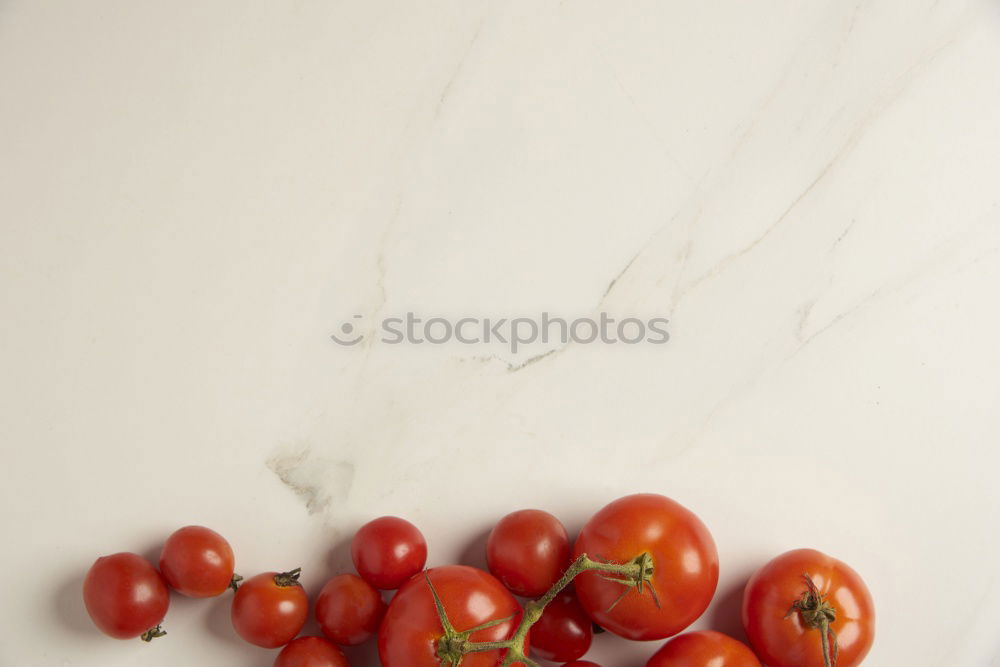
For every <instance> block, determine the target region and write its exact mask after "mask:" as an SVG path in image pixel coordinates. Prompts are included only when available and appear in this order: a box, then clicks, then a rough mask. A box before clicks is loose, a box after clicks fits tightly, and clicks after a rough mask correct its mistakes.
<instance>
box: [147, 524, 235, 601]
mask: <svg viewBox="0 0 1000 667" xmlns="http://www.w3.org/2000/svg"><path fill="white" fill-rule="evenodd" d="M234 563H235V559H234V557H233V549H232V547H230V546H229V542H227V541H226V539H225V538H224V537H222V535H219V534H218V533H217V532H215V531H214V530H211V529H209V528H205V527H204V526H185V527H184V528H181V529H179V530H177V531H176V532H174V534H173V535H171V536H170V537H168V538H167V542H166V544H164V545H163V552H162V553H161V554H160V572H162V573H163V578H164V579H166V580H167V583H168V584H170V587H171V588H173V589H174V590H175V591H177V592H178V593H180V594H182V595H187V596H189V597H194V598H208V597H214V596H216V595H221V594H222V593H224V592H225V591H226V589H228V588H229V587H230V586H231V585H233V566H234Z"/></svg>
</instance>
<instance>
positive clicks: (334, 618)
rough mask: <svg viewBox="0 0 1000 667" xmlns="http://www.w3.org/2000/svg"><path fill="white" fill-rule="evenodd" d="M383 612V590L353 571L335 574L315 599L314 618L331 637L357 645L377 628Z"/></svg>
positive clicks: (325, 633) (339, 642) (339, 641)
mask: <svg viewBox="0 0 1000 667" xmlns="http://www.w3.org/2000/svg"><path fill="white" fill-rule="evenodd" d="M384 614H385V602H383V601H382V594H381V593H379V592H378V591H377V590H375V588H374V587H373V586H372V585H371V584H369V583H368V582H367V581H365V580H364V579H362V578H361V577H359V576H357V575H356V574H338V575H337V576H335V577H333V578H332V579H330V581H328V582H326V585H325V586H323V590H322V591H321V592H320V594H319V597H318V598H317V599H316V622H317V623H319V627H320V630H322V631H323V634H324V635H326V637H327V638H328V639H330V640H331V641H334V642H337V643H338V644H343V645H345V646H356V645H358V644H362V643H364V642H365V641H367V640H368V638H369V637H371V636H372V635H374V634H375V633H376V632H378V625H379V623H380V622H381V621H382V616H383V615H384Z"/></svg>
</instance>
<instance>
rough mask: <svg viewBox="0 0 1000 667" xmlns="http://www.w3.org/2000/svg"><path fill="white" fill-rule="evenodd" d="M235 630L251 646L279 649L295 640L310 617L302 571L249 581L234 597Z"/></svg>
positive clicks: (266, 573)
mask: <svg viewBox="0 0 1000 667" xmlns="http://www.w3.org/2000/svg"><path fill="white" fill-rule="evenodd" d="M230 616H231V618H232V621H233V628H235V629H236V632H237V633H238V634H239V635H240V637H243V639H245V640H247V641H248V642H250V643H251V644H255V645H257V646H261V647H263V648H278V647H279V646H284V645H285V644H287V643H288V642H290V641H292V640H293V639H295V635H297V634H299V631H300V630H302V626H303V625H305V623H306V618H308V616H309V596H307V595H306V592H305V591H304V590H303V589H302V585H301V584H300V583H299V571H298V570H292V571H291V572H282V573H278V572H265V573H263V574H258V575H257V576H256V577H250V578H249V579H247V580H246V581H245V582H243V584H242V585H241V586H240V588H239V590H237V591H236V595H234V596H233V606H232V609H231V610H230Z"/></svg>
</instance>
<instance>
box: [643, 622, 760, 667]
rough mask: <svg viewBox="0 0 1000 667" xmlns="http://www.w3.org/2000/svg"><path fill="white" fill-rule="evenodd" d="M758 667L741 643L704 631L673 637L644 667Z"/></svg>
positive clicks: (753, 656) (755, 659) (756, 661)
mask: <svg viewBox="0 0 1000 667" xmlns="http://www.w3.org/2000/svg"><path fill="white" fill-rule="evenodd" d="M709 665H711V667H760V660H758V659H757V656H755V655H754V654H753V651H751V650H750V649H749V647H747V645H746V644H744V643H743V642H741V641H738V640H736V639H733V638H732V637H729V636H727V635H724V634H722V633H721V632H712V631H711V630H704V631H702V632H688V633H686V634H683V635H679V636H677V637H674V638H673V639H671V640H670V641H668V642H667V643H666V644H664V645H663V647H662V648H661V649H660V650H659V651H657V652H656V653H654V654H653V657H652V658H650V659H649V662H647V663H646V667H708V666H709Z"/></svg>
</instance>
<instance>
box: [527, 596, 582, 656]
mask: <svg viewBox="0 0 1000 667" xmlns="http://www.w3.org/2000/svg"><path fill="white" fill-rule="evenodd" d="M593 627H594V625H593V623H592V622H591V620H590V617H589V616H587V612H585V611H584V610H583V607H581V606H580V603H579V602H578V601H577V599H576V595H574V594H573V593H572V592H571V591H567V590H564V591H563V592H561V593H560V594H559V595H557V596H556V598H555V599H554V600H552V602H550V603H549V604H547V605H546V606H545V611H544V612H543V613H542V617H541V618H540V619H538V621H537V622H536V623H535V624H534V625H533V626H531V651H532V653H534V654H535V655H537V656H538V657H540V658H544V659H546V660H551V661H552V662H567V661H569V660H576V659H577V658H582V657H583V654H584V653H586V652H587V651H588V650H589V649H590V642H591V640H592V639H593V637H594V630H593Z"/></svg>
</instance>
